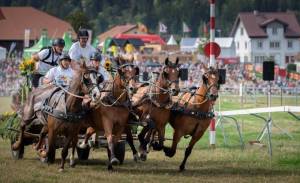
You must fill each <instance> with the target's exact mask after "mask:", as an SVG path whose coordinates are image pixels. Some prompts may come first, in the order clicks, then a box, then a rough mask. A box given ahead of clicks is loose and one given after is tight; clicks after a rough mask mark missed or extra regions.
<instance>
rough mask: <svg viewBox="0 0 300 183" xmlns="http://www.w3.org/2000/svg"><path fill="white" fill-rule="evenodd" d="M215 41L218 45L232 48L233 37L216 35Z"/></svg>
mask: <svg viewBox="0 0 300 183" xmlns="http://www.w3.org/2000/svg"><path fill="white" fill-rule="evenodd" d="M215 42H216V43H218V45H219V46H220V47H221V48H230V47H231V45H232V43H233V38H232V37H216V38H215Z"/></svg>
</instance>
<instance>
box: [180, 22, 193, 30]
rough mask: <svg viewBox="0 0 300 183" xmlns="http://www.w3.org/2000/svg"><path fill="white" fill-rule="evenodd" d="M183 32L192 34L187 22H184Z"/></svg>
mask: <svg viewBox="0 0 300 183" xmlns="http://www.w3.org/2000/svg"><path fill="white" fill-rule="evenodd" d="M182 31H183V32H191V31H192V30H191V29H190V28H189V27H188V26H187V25H186V23H185V22H182Z"/></svg>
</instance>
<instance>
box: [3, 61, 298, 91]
mask: <svg viewBox="0 0 300 183" xmlns="http://www.w3.org/2000/svg"><path fill="white" fill-rule="evenodd" d="M21 61H22V59H21V58H20V57H14V58H7V59H6V60H2V61H0V96H10V95H11V93H12V92H13V91H15V90H17V89H18V88H19V86H20V83H22V82H23V81H24V77H23V76H21V75H20V71H19V64H20V62H21ZM135 64H136V65H138V66H139V68H140V73H141V77H140V79H141V80H143V77H142V73H144V72H147V73H151V72H156V73H159V72H160V71H161V69H162V65H163V64H160V63H159V62H158V61H150V60H145V61H136V62H135ZM180 67H181V68H186V69H188V78H187V80H185V81H180V87H181V88H189V87H198V86H199V85H201V84H202V83H201V82H202V74H203V73H204V70H203V64H202V63H192V62H190V63H189V62H188V63H185V64H181V66H180ZM219 67H220V68H224V69H226V83H225V84H224V85H223V86H222V88H223V89H224V90H234V91H238V90H239V88H240V85H241V83H242V84H243V86H244V87H246V88H251V89H255V90H257V91H261V92H266V89H267V88H268V84H269V83H268V82H267V81H263V80H262V78H259V77H257V76H256V75H255V74H254V73H253V72H248V71H247V70H245V69H243V67H242V66H241V65H239V64H230V65H219ZM150 76H151V75H150V74H149V77H150ZM271 84H272V87H273V88H281V87H283V88H295V87H297V86H300V82H299V81H292V80H288V79H282V78H281V77H275V81H272V82H271Z"/></svg>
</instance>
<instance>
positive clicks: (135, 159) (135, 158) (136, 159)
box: [133, 153, 140, 162]
mask: <svg viewBox="0 0 300 183" xmlns="http://www.w3.org/2000/svg"><path fill="white" fill-rule="evenodd" d="M139 159H140V157H139V155H138V153H136V154H134V155H133V160H134V161H135V162H138V161H139Z"/></svg>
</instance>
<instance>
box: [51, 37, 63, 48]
mask: <svg viewBox="0 0 300 183" xmlns="http://www.w3.org/2000/svg"><path fill="white" fill-rule="evenodd" d="M52 46H60V47H64V46H65V41H64V40H63V39H62V38H56V39H54V40H53V42H52Z"/></svg>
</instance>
